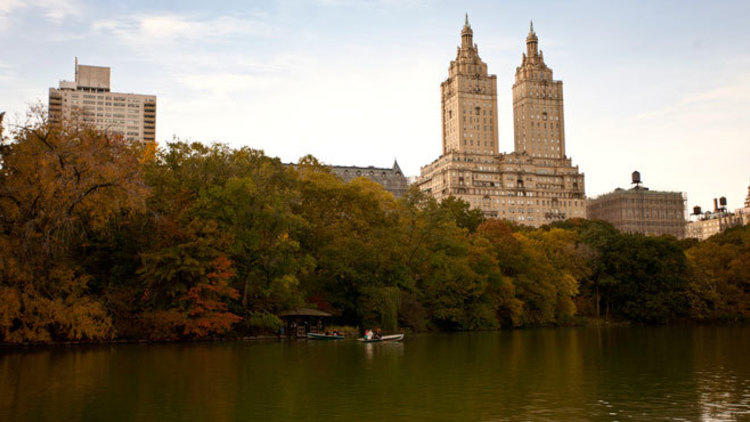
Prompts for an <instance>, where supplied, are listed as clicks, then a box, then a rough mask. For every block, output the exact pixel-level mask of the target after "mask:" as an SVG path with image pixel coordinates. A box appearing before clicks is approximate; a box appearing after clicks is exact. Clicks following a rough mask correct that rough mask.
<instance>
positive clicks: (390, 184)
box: [331, 161, 409, 198]
mask: <svg viewBox="0 0 750 422" xmlns="http://www.w3.org/2000/svg"><path fill="white" fill-rule="evenodd" d="M331 172H332V173H333V174H335V175H336V176H338V177H339V178H341V179H342V180H343V181H345V182H350V181H352V180H354V179H356V178H358V177H364V178H366V179H370V180H372V181H373V182H375V183H379V184H380V185H382V186H383V188H385V190H387V191H388V192H391V193H392V194H393V195H394V196H396V197H397V198H398V197H401V196H403V195H404V194H405V193H406V190H407V189H408V188H409V182H408V181H407V179H406V177H404V173H403V172H402V171H401V168H400V167H399V166H398V162H397V161H394V162H393V167H391V168H381V167H373V166H369V167H356V166H331Z"/></svg>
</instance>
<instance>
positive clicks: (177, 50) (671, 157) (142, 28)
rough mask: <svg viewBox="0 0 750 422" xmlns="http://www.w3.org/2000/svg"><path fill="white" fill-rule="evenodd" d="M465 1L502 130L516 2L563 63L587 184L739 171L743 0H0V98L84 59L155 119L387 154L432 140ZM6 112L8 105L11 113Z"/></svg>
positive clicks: (32, 97) (244, 139)
mask: <svg viewBox="0 0 750 422" xmlns="http://www.w3.org/2000/svg"><path fill="white" fill-rule="evenodd" d="M464 13H468V14H469V20H470V22H471V25H472V28H473V30H474V41H475V42H476V43H477V44H478V46H479V54H480V56H481V57H482V59H483V60H484V61H485V62H486V63H487V64H488V68H489V72H490V73H493V74H496V75H497V79H498V109H499V117H498V122H499V145H500V150H501V151H507V152H510V151H512V150H513V127H512V97H511V87H512V85H513V79H514V75H515V68H516V66H519V65H520V62H521V53H522V52H523V51H524V49H525V44H524V42H525V41H524V40H525V37H526V34H527V33H528V28H529V20H531V19H533V21H534V29H535V31H536V33H537V35H538V36H539V44H540V49H542V50H543V51H544V57H545V61H546V62H547V65H548V66H550V67H551V68H552V69H553V71H554V78H555V79H559V80H562V81H563V84H564V85H563V86H564V107H565V132H566V147H567V155H568V156H569V157H571V158H572V160H573V163H574V164H575V165H577V166H579V168H580V170H581V171H582V172H584V173H585V175H586V179H585V180H586V193H587V195H588V196H590V197H594V196H597V195H600V194H602V193H605V192H608V191H611V190H613V189H614V188H616V187H623V188H626V187H628V186H629V182H630V173H631V172H632V171H633V170H639V171H640V172H641V175H642V179H643V181H644V184H645V185H646V186H647V187H650V188H651V189H658V190H670V191H681V192H685V193H686V194H687V197H688V202H687V205H688V207H692V206H694V205H700V206H702V207H703V208H704V210H705V209H706V208H709V207H711V203H712V198H714V197H718V196H726V197H727V199H728V202H729V208H731V209H734V208H737V207H740V206H742V203H743V201H744V198H745V196H746V195H747V192H748V185H749V184H750V25H747V22H748V21H750V2H748V1H746V0H745V1H710V2H706V1H690V0H684V1H627V2H622V1H605V0H591V1H578V0H570V1H530V0H525V1H509V0H506V1H499V0H496V1H460V2H459V1H437V0H307V1H292V0H265V1H255V2H254V1H235V2H232V1H212V2H206V1H205V0H201V1H190V0H186V1H158V0H151V1H134V0H120V1H116V2H114V1H112V2H110V1H87V0H0V110H5V111H7V112H8V116H9V117H7V118H6V120H9V121H10V123H13V124H21V123H23V121H24V119H25V117H24V116H25V113H26V111H27V110H28V108H29V106H31V105H34V104H39V103H41V104H46V103H47V95H48V89H49V88H50V87H57V84H58V82H59V80H71V79H73V61H74V57H78V58H79V62H80V63H81V64H88V65H99V66H109V67H111V69H112V79H111V81H112V90H113V91H118V92H135V93H141V94H154V95H156V96H157V138H158V140H159V142H160V143H162V144H165V143H166V142H169V141H171V140H172V139H175V138H178V139H181V140H189V141H200V142H207V143H210V142H223V143H227V144H229V145H231V146H235V147H240V146H249V147H252V148H257V149H262V150H264V151H265V152H266V153H267V154H268V155H271V156H278V157H280V158H281V159H282V160H283V161H287V162H289V161H296V160H298V159H299V158H300V157H301V156H304V155H306V154H313V155H314V156H316V157H317V158H318V159H320V160H321V161H323V162H325V163H329V164H339V165H361V166H367V165H374V166H378V167H390V166H391V165H392V164H393V161H394V159H398V163H399V165H400V166H401V168H402V169H403V171H404V172H405V173H406V175H407V176H413V175H418V174H419V171H420V167H421V166H423V165H426V164H428V163H430V162H432V161H433V160H434V159H436V158H437V157H438V156H439V155H440V153H441V133H440V83H441V82H442V81H443V80H445V79H446V78H447V75H448V65H449V62H450V60H452V59H454V58H455V56H456V47H457V46H458V44H459V43H460V36H459V34H460V30H461V27H462V25H463V21H464ZM6 123H7V122H6Z"/></svg>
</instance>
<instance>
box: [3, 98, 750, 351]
mask: <svg viewBox="0 0 750 422" xmlns="http://www.w3.org/2000/svg"><path fill="white" fill-rule="evenodd" d="M749 281H750V228H748V227H740V228H735V229H731V230H728V231H726V232H725V233H723V234H721V235H718V236H714V237H713V238H711V239H708V240H706V241H703V242H697V241H692V240H677V239H675V238H672V237H665V236H662V237H646V236H641V235H637V234H623V233H619V232H618V231H616V230H615V229H613V228H612V226H610V225H609V224H606V223H604V222H600V221H587V220H581V219H576V220H568V221H563V222H559V223H555V224H553V225H550V226H544V227H540V228H530V227H522V226H516V225H513V224H512V223H509V222H507V221H501V220H494V219H491V220H485V219H484V218H483V217H482V214H481V213H480V212H479V211H476V210H471V209H470V208H469V206H468V204H467V203H465V202H463V201H460V200H456V199H453V198H448V199H446V200H444V201H442V202H437V201H435V200H434V199H432V198H430V197H429V196H427V195H425V194H424V193H421V192H419V191H418V190H416V189H412V190H410V191H409V192H408V193H407V194H406V195H405V196H404V197H403V198H394V197H393V196H392V195H391V194H390V193H388V192H386V191H384V190H383V189H382V187H381V186H380V185H378V184H375V183H373V182H370V181H368V180H365V179H358V180H354V181H352V182H350V183H344V182H342V181H341V180H339V179H337V178H336V177H335V176H333V175H332V174H331V173H330V172H329V171H328V170H327V168H326V167H325V166H322V165H321V164H320V163H318V161H317V160H316V159H315V158H313V157H310V156H308V157H304V158H302V159H301V160H300V161H299V162H298V163H296V164H295V165H293V166H292V165H285V164H283V163H281V162H280V161H279V160H278V159H275V158H270V157H267V156H265V155H264V154H263V153H262V152H261V151H258V150H253V149H250V148H240V149H233V148H230V147H228V146H226V145H221V144H214V145H203V144H199V143H185V142H173V143H170V144H167V145H166V146H164V147H161V148H160V147H157V146H156V145H140V144H138V145H134V144H130V143H127V142H125V141H123V140H122V139H121V138H119V137H117V136H111V135H108V134H106V133H103V132H100V131H97V130H94V129H92V128H90V127H86V126H85V125H79V124H71V123H63V124H50V123H49V122H48V121H47V120H46V117H45V115H44V114H43V113H40V112H36V113H32V114H31V117H30V120H29V123H28V124H26V125H25V126H23V127H19V128H16V129H13V130H11V131H9V133H8V136H6V137H5V138H3V140H2V143H1V144H0V342H3V343H11V344H23V343H50V342H64V341H84V342H97V341H111V340H197V339H213V338H242V337H246V336H254V335H259V334H267V333H275V332H278V330H279V329H280V327H281V321H280V319H279V315H280V314H281V313H283V312H284V311H286V310H289V309H294V308H297V307H301V306H315V307H317V308H318V309H321V310H324V311H327V312H330V313H332V314H333V315H334V316H335V317H334V320H333V322H334V323H336V324H341V325H352V326H373V325H377V326H380V327H382V328H383V329H385V330H388V329H395V328H396V327H399V326H401V327H408V328H409V329H411V330H414V331H423V330H491V329H498V328H501V327H522V326H537V325H565V324H572V323H575V322H576V321H578V320H580V319H581V318H598V319H604V320H609V321H630V322H635V323H648V324H662V323H669V322H674V321H685V320H688V321H696V322H741V321H745V320H747V318H748V316H749V315H750V311H749V310H748V304H749V303H750V301H748V294H749V293H748V292H749V291H750V289H749V288H748V286H749V285H750V284H749ZM306 304H307V305H306Z"/></svg>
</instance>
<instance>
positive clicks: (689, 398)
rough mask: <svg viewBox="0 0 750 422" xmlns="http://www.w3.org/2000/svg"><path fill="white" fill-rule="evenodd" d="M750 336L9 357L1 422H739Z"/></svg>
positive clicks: (618, 336)
mask: <svg viewBox="0 0 750 422" xmlns="http://www.w3.org/2000/svg"><path fill="white" fill-rule="evenodd" d="M749 350H750V328H745V327H698V328H683V327H673V328H639V327H633V328H615V329H597V328H575V329H537V330H519V331H510V332H499V333H473V334H472V333H465V334H430V335H413V336H409V337H407V339H406V340H405V341H404V342H403V343H380V344H378V343H375V344H362V343H360V342H356V341H342V342H313V341H309V342H304V341H303V342H279V343H265V344H250V343H225V344H188V345H118V346H107V347H89V348H68V349H58V348H56V349H44V350H34V351H23V352H17V351H16V352H6V353H4V354H2V355H0V420H19V419H32V420H92V419H97V420H99V419H101V420H136V421H138V420H154V419H167V420H177V419H179V420H217V421H223V420H237V419H262V420H291V419H304V420H352V419H358V420H382V419H383V418H402V419H407V420H414V419H419V420H436V419H437V420H456V419H468V420H518V419H526V420H528V419H534V420H560V419H581V418H584V419H590V420H620V419H623V420H624V419H636V420H652V419H665V418H667V419H673V420H680V419H682V420H700V419H704V420H733V419H732V418H735V419H736V418H739V417H741V416H740V415H748V414H750V413H748V411H749V410H750V408H749V406H750V381H749V380H750V363H749V362H748V360H747V355H748V353H747V352H748V351H749Z"/></svg>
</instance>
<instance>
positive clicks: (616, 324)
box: [0, 319, 750, 353]
mask: <svg viewBox="0 0 750 422" xmlns="http://www.w3.org/2000/svg"><path fill="white" fill-rule="evenodd" d="M746 325H750V321H734V322H717V321H713V322H712V321H704V322H696V321H674V322H672V323H669V324H637V323H633V322H630V321H604V320H597V319H587V320H585V321H582V322H580V323H576V324H568V325H535V326H526V327H510V328H501V329H497V330H466V331H440V330H435V331H429V330H428V331H420V332H413V331H411V330H409V329H407V328H403V329H401V330H400V331H404V332H408V333H409V334H411V335H414V334H424V333H432V334H436V333H442V334H453V333H495V332H498V333H499V332H508V331H524V330H534V329H555V330H557V329H561V328H583V327H588V328H622V327H652V328H655V327H663V328H668V327H669V328H677V327H741V326H746ZM349 337H356V336H347V338H349ZM297 341H308V339H307V338H305V337H290V336H286V335H281V334H262V335H257V336H243V337H223V338H204V339H179V340H146V339H113V340H102V341H61V342H49V343H20V344H16V343H0V353H1V352H4V351H18V350H23V349H35V350H43V349H46V348H63V347H86V346H108V345H125V344H144V345H158V344H199V343H245V342H247V343H250V342H268V343H270V342H297Z"/></svg>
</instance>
